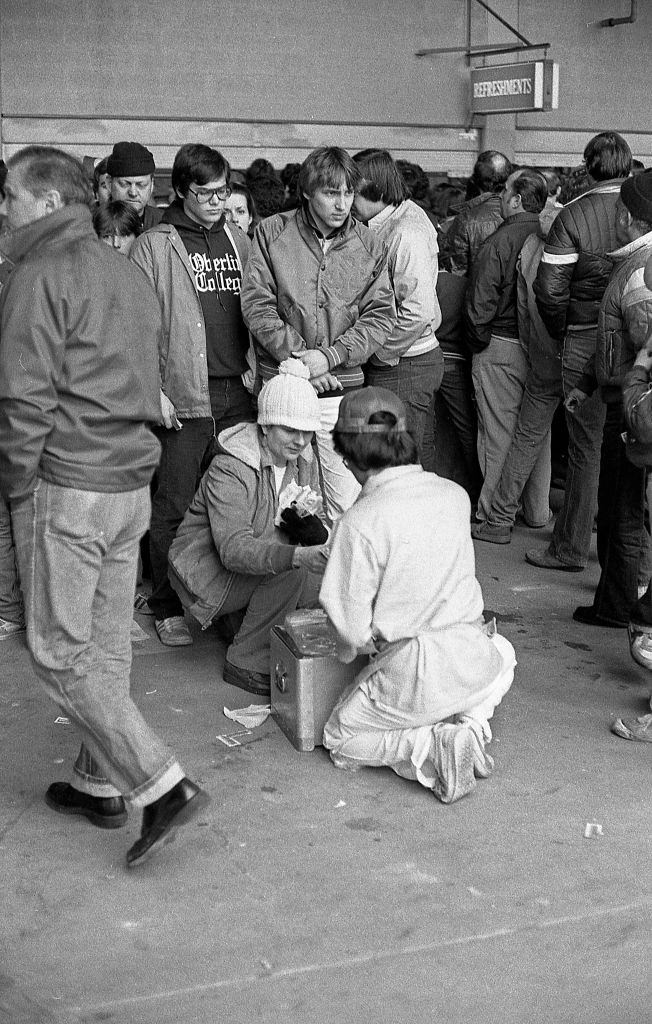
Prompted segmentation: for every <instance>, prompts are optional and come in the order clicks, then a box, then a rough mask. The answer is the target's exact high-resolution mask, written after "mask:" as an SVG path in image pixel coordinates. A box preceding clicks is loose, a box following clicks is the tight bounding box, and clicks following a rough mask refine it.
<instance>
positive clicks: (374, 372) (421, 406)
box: [364, 347, 444, 461]
mask: <svg viewBox="0 0 652 1024" xmlns="http://www.w3.org/2000/svg"><path fill="white" fill-rule="evenodd" d="M364 375H365V384H366V385H367V386H368V387H381V388H387V389H388V391H393V392H394V394H395V395H398V397H399V398H400V399H402V400H403V402H405V405H406V408H407V414H408V427H409V429H410V430H411V431H412V435H413V437H414V439H415V441H416V442H417V445H418V446H419V452H420V453H423V448H424V434H425V433H426V424H427V420H428V414H429V411H430V408H431V406H432V401H433V396H434V395H435V393H436V392H437V390H438V388H439V386H440V384H441V380H442V377H443V375H444V356H443V353H442V351H441V349H440V348H439V347H437V348H434V349H433V350H432V351H431V352H424V354H423V355H422V356H404V357H403V358H402V359H399V361H398V364H397V365H396V366H374V365H373V364H372V363H367V365H366V366H365V371H364ZM422 461H423V460H422Z"/></svg>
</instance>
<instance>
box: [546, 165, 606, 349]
mask: <svg viewBox="0 0 652 1024" xmlns="http://www.w3.org/2000/svg"><path fill="white" fill-rule="evenodd" d="M623 180H624V179H622V178H613V179H611V180H610V181H603V182H600V184H598V185H596V186H595V187H594V188H591V189H590V190H589V191H588V192H583V193H582V195H580V196H577V198H576V199H572V200H571V202H570V203H568V204H567V205H566V206H564V208H563V210H561V211H560V212H559V214H558V215H557V217H556V218H555V220H554V221H553V224H552V227H551V228H550V231H549V232H548V237H547V238H546V244H545V247H544V250H543V256H542V257H541V262H540V264H539V270H538V272H537V277H536V281H535V282H534V294H535V296H536V303H537V307H538V309H539V312H540V314H541V319H542V320H543V322H544V324H545V326H546V329H547V331H548V333H549V334H550V335H552V337H553V338H555V339H556V340H557V341H562V339H563V337H564V335H565V333H566V328H567V327H594V326H595V325H596V324H597V322H598V309H599V308H600V302H601V300H602V296H603V295H604V292H605V288H606V287H607V283H608V281H609V275H610V274H611V270H612V263H611V260H610V259H609V255H608V254H609V253H610V252H613V251H614V250H615V249H617V248H618V238H617V236H616V202H617V200H618V196H619V195H620V186H621V185H622V183H623Z"/></svg>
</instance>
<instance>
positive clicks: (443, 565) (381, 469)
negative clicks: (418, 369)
mask: <svg viewBox="0 0 652 1024" xmlns="http://www.w3.org/2000/svg"><path fill="white" fill-rule="evenodd" d="M333 440H334V443H335V448H336V450H337V451H338V452H339V453H340V455H341V456H342V458H343V459H344V460H345V463H346V464H347V465H348V467H349V469H350V470H351V472H352V473H353V475H354V476H355V477H356V479H357V480H358V482H359V483H360V484H361V485H362V490H361V492H360V495H359V497H358V499H357V500H356V502H355V504H354V505H353V506H352V507H351V508H350V509H349V510H348V511H347V512H346V513H345V514H344V516H343V518H342V519H341V520H340V521H339V523H338V525H337V529H336V531H335V534H334V537H333V540H332V543H331V551H330V555H329V559H328V565H327V567H326V571H325V574H324V580H323V583H322V587H321V592H320V601H321V604H322V605H323V607H324V609H325V610H326V612H327V614H328V617H329V619H330V620H331V622H332V623H333V625H334V627H335V629H336V631H337V646H338V657H339V658H340V660H341V661H344V662H351V661H353V659H354V658H355V657H356V656H357V655H358V654H369V655H370V660H369V664H368V666H367V667H366V668H364V669H363V670H362V672H360V673H359V675H358V676H357V678H356V679H355V682H354V683H353V685H352V686H351V687H349V689H348V690H347V691H345V693H344V694H343V696H342V698H341V699H340V701H339V702H338V704H337V705H336V707H335V709H334V711H333V713H332V714H331V717H330V718H329V720H328V722H327V723H326V727H325V729H324V746H325V747H327V748H328V749H329V750H330V756H331V759H332V761H333V763H334V764H335V765H336V767H338V768H344V769H349V770H351V769H356V768H358V767H361V766H362V765H368V766H371V767H381V766H383V765H384V766H387V767H389V768H392V769H393V770H394V771H395V772H396V773H397V774H398V775H401V776H403V778H407V779H412V780H416V781H418V782H420V783H421V785H423V786H425V787H426V788H428V789H430V790H432V792H433V793H434V795H435V796H436V797H437V798H438V799H439V800H441V801H442V802H443V803H452V802H453V801H454V800H458V799H459V798H460V797H462V796H465V795H466V794H467V793H470V792H471V790H472V789H474V788H475V784H476V776H478V777H487V776H488V775H489V774H490V773H491V770H492V768H493V761H492V759H491V757H490V756H489V755H488V754H487V753H486V751H485V745H486V743H488V742H489V741H490V740H491V729H490V727H489V719H490V718H491V716H492V714H493V712H494V709H495V707H496V706H497V705H498V704H499V703H500V701H501V700H502V698H503V696H504V695H505V694H506V693H507V691H508V690H509V688H510V686H511V684H512V681H513V678H514V667H515V665H516V659H515V655H514V649H513V647H512V645H511V644H510V643H509V641H508V640H506V639H505V638H504V637H502V636H499V635H498V634H497V633H496V632H495V626H493V629H492V626H485V624H484V621H483V615H482V611H483V600H482V593H481V590H480V585H479V583H478V581H477V579H476V577H475V562H474V553H473V545H472V541H471V533H470V526H469V521H470V502H469V498H468V496H467V494H466V492H465V491H464V490H463V489H462V488H461V487H459V486H458V485H457V484H455V483H453V482H452V481H450V480H445V479H443V478H441V477H438V476H436V475H435V474H434V473H427V472H425V471H424V470H423V469H422V467H421V466H420V465H419V457H418V452H417V446H416V443H415V440H414V438H413V437H412V434H411V433H410V432H409V431H408V430H407V417H406V410H405V406H404V405H403V403H402V402H401V400H400V399H399V398H397V396H396V395H394V394H393V393H392V392H391V391H388V390H387V389H385V388H379V387H370V388H364V389H363V390H361V391H356V392H353V393H352V394H350V395H346V396H345V397H344V399H343V400H342V403H341V405H340V410H339V416H338V420H337V423H336V425H335V429H334V431H333ZM492 632H493V635H490V634H491V633H492Z"/></svg>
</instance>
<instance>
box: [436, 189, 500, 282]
mask: <svg viewBox="0 0 652 1024" xmlns="http://www.w3.org/2000/svg"><path fill="white" fill-rule="evenodd" d="M502 223H503V215H502V212H501V200H500V195H499V194H498V193H496V192H483V193H482V195H479V196H475V197H474V198H473V199H470V200H469V201H468V203H467V204H466V205H465V206H464V207H463V209H461V210H460V212H459V213H458V214H457V216H456V217H455V220H454V221H453V223H452V224H451V226H450V228H449V229H448V231H447V232H446V242H445V245H443V246H442V254H441V258H440V263H441V266H442V267H445V268H446V269H450V271H451V273H453V274H458V275H459V276H460V277H468V276H469V274H470V273H471V271H472V269H473V265H474V263H475V261H476V259H477V256H478V253H479V251H480V248H481V246H482V244H483V242H485V241H486V239H487V238H489V236H490V235H493V233H494V231H495V230H496V229H497V228H499V227H500V225H501V224H502Z"/></svg>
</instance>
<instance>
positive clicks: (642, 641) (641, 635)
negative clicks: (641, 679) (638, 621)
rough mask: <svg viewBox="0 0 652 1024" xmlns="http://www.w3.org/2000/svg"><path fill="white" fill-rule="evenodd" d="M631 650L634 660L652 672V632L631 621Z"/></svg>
mask: <svg viewBox="0 0 652 1024" xmlns="http://www.w3.org/2000/svg"><path fill="white" fill-rule="evenodd" d="M628 633H629V652H630V654H631V656H632V658H633V659H634V661H635V662H636V663H637V664H638V665H641V666H642V667H643V668H646V669H647V670H648V672H652V633H651V632H643V631H642V630H639V629H637V628H636V626H635V625H633V624H632V623H631V622H630V624H629V628H628Z"/></svg>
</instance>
